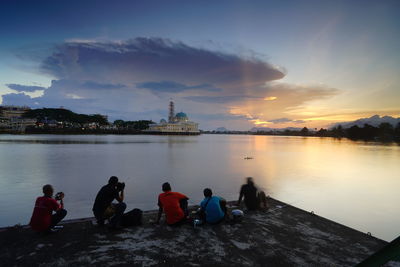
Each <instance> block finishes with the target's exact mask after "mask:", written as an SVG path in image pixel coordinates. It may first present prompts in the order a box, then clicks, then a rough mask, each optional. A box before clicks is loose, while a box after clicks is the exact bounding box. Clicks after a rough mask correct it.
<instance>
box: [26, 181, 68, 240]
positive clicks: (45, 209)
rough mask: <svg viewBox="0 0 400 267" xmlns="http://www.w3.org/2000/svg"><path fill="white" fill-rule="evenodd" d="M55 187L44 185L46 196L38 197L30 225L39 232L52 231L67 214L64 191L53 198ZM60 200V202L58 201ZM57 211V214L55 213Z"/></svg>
mask: <svg viewBox="0 0 400 267" xmlns="http://www.w3.org/2000/svg"><path fill="white" fill-rule="evenodd" d="M53 193H54V189H53V187H52V186H51V185H49V184H47V185H45V186H43V194H44V196H42V197H38V198H37V199H36V203H35V208H34V209H33V214H32V218H31V221H30V223H29V225H30V226H31V228H32V229H33V230H34V231H37V232H51V231H52V230H53V227H54V226H56V225H57V224H58V223H59V222H60V221H61V220H62V219H64V217H65V216H66V215H67V211H66V210H65V209H64V202H63V198H64V193H60V194H57V195H56V199H54V198H53ZM57 200H59V201H60V203H58V202H57ZM53 211H55V214H53Z"/></svg>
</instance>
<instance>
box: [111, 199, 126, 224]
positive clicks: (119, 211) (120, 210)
mask: <svg viewBox="0 0 400 267" xmlns="http://www.w3.org/2000/svg"><path fill="white" fill-rule="evenodd" d="M114 207H115V214H114V216H112V217H111V220H110V225H111V226H112V227H116V226H119V225H120V222H121V219H122V215H124V211H125V209H126V204H125V203H124V202H121V203H118V204H114Z"/></svg>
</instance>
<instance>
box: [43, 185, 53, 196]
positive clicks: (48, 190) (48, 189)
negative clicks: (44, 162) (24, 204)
mask: <svg viewBox="0 0 400 267" xmlns="http://www.w3.org/2000/svg"><path fill="white" fill-rule="evenodd" d="M53 192H54V189H53V186H51V184H46V185H44V186H43V194H44V195H45V196H46V197H52V196H53Z"/></svg>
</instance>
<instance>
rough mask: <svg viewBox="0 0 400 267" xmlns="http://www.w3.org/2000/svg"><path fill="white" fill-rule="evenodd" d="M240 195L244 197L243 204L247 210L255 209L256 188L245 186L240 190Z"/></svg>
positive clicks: (256, 203)
mask: <svg viewBox="0 0 400 267" xmlns="http://www.w3.org/2000/svg"><path fill="white" fill-rule="evenodd" d="M240 194H241V195H243V196H244V202H245V204H246V206H247V208H248V209H257V207H258V201H257V188H256V187H255V186H254V185H252V184H245V185H243V186H242V188H241V190H240Z"/></svg>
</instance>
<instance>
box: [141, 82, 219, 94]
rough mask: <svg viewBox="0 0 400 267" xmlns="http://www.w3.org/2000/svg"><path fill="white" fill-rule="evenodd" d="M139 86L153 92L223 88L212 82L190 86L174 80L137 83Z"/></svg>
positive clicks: (215, 89)
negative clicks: (214, 85)
mask: <svg viewBox="0 0 400 267" xmlns="http://www.w3.org/2000/svg"><path fill="white" fill-rule="evenodd" d="M136 87H137V88H144V89H149V90H151V91H153V92H166V93H178V92H183V91H187V90H196V89H201V90H205V91H214V92H215V91H221V89H218V88H214V87H213V86H212V85H210V84H198V85H193V86H188V85H185V84H181V83H177V82H173V81H161V82H144V83H138V84H136Z"/></svg>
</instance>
